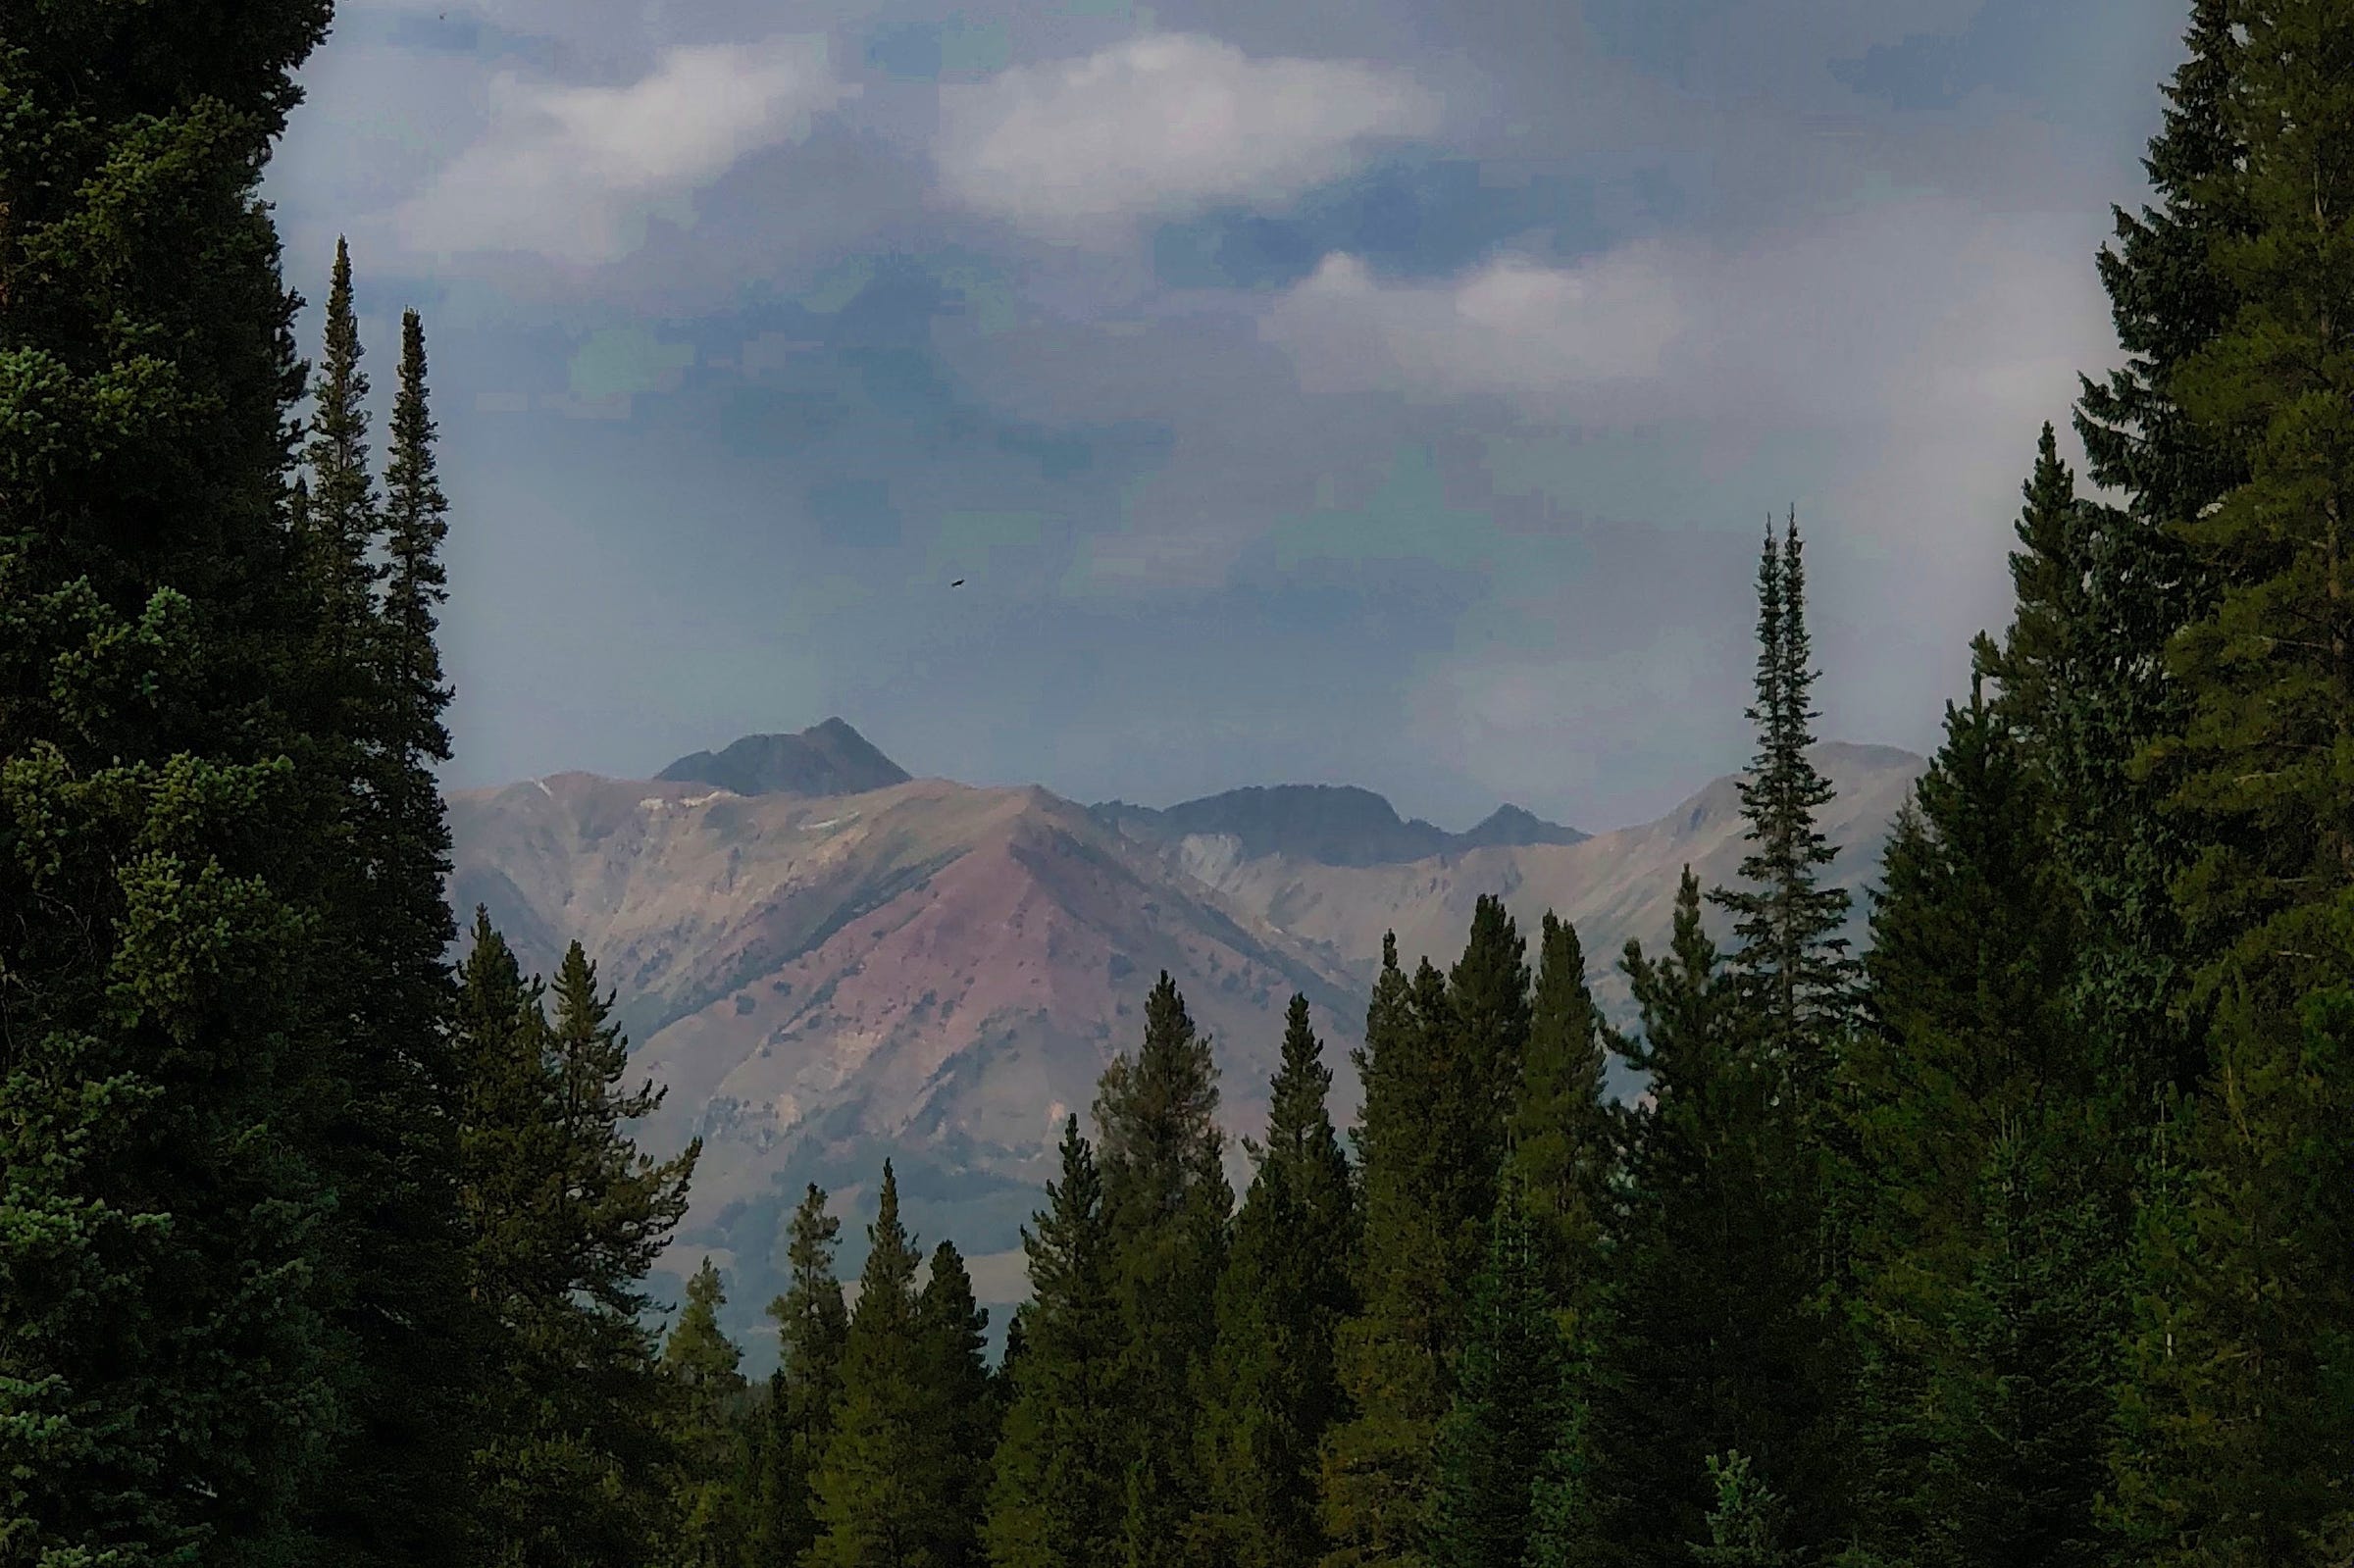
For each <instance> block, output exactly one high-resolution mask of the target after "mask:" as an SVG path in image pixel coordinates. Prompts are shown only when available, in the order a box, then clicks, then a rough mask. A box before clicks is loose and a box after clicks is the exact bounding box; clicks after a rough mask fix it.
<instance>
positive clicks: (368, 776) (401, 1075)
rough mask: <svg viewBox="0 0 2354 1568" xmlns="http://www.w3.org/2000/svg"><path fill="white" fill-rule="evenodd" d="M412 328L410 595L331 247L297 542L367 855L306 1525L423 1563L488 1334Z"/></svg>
mask: <svg viewBox="0 0 2354 1568" xmlns="http://www.w3.org/2000/svg"><path fill="white" fill-rule="evenodd" d="M407 327H408V332H407V336H406V339H405V341H404V344H403V350H402V355H401V364H400V389H399V395H398V399H397V403H396V418H395V450H394V456H393V463H392V480H393V485H392V487H391V489H390V490H389V492H388V495H387V500H388V501H389V502H390V503H391V506H392V508H394V509H396V510H397V512H398V513H399V516H400V518H401V519H402V520H403V531H405V532H406V533H407V535H408V536H409V546H408V549H407V560H408V567H409V569H408V572H407V573H406V575H405V576H404V579H403V582H402V583H401V585H400V586H401V589H402V592H403V594H404V598H403V599H402V602H401V603H400V604H398V605H397V606H396V605H393V604H389V603H386V604H380V603H379V602H378V599H377V595H376V593H375V583H376V582H377V580H378V578H379V576H380V575H381V574H380V573H379V572H378V570H377V569H376V567H375V566H374V565H372V552H373V551H374V549H375V546H376V544H377V543H378V535H379V533H380V531H381V529H382V526H383V525H384V523H385V522H386V521H387V516H386V514H385V513H384V512H382V511H380V509H379V507H378V505H377V501H376V495H375V486H374V483H373V481H371V479H370V476H369V473H368V470H367V466H366V465H367V460H368V447H367V428H368V417H367V412H366V408H365V399H366V395H367V390H368V381H367V378H366V377H365V376H364V375H363V374H362V373H361V371H360V369H359V361H360V356H361V349H360V342H359V331H358V323H357V319H356V316H355V313H354V306H353V299H352V278H351V261H350V256H349V253H348V251H347V250H345V248H344V247H343V246H342V245H341V244H340V243H338V245H337V247H336V251H335V265H334V271H333V277H332V279H331V282H330V287H329V293H328V310H327V343H326V353H325V356H324V357H323V360H322V362H321V368H320V373H319V376H318V378H317V379H316V381H315V383H314V386H313V403H314V409H315V412H314V414H313V417H312V421H311V430H312V438H311V441H310V445H309V447H308V450H307V453H306V456H307V460H308V463H309V470H310V473H309V485H308V488H307V491H306V492H305V500H304V504H303V505H302V507H301V508H300V509H299V516H298V523H299V526H298V528H297V530H296V532H295V540H294V542H295V544H296V547H297V555H296V564H297V566H298V568H299V581H300V582H302V584H303V586H304V589H305V591H306V593H307V595H308V598H309V600H310V607H311V611H312V619H311V622H310V649H309V651H310V657H309V658H308V660H307V661H306V664H305V666H304V668H305V669H306V670H307V672H308V673H309V676H310V678H311V680H312V682H313V683H314V685H313V688H312V690H311V692H310V693H309V700H310V701H311V702H312V703H313V704H314V705H315V708H316V712H317V713H318V715H319V723H320V728H321V731H322V733H327V734H333V735H334V736H335V737H337V738H336V739H335V740H334V741H333V743H329V744H323V745H321V746H320V747H319V749H318V750H317V751H316V752H315V753H314V757H315V762H316V764H317V765H318V766H319V767H320V769H321V771H322V772H324V773H327V774H329V775H331V776H333V777H334V778H335V779H337V781H338V782H339V784H340V788H339V790H338V794H339V797H340V810H339V812H338V822H337V827H336V835H337V837H338V839H339V840H340V841H341V842H342V843H344V844H345V845H347V846H348V848H349V850H350V851H351V852H352V853H353V854H354V856H355V857H356V859H357V861H358V869H357V871H356V872H355V874H354V875H352V876H350V877H349V878H347V879H344V880H342V881H340V882H338V883H337V884H336V885H334V887H333V898H332V902H330V903H329V905H328V907H327V908H326V910H325V911H324V917H325V918H324V920H323V924H322V930H323V931H324V932H325V933H326V934H327V935H328V936H330V938H331V939H332V940H333V943H334V944H335V945H336V947H337V948H338V949H339V950H341V951H342V952H343V953H344V954H345V955H346V960H345V964H344V967H343V970H342V975H341V979H342V983H343V992H344V994H343V997H342V1000H341V1003H340V1006H341V1013H340V1016H339V1017H338V1019H337V1025H338V1027H339V1029H340V1031H341V1033H342V1035H343V1037H344V1042H345V1048H346V1051H347V1053H348V1057H349V1064H350V1065H349V1066H348V1067H347V1068H346V1069H345V1070H344V1071H343V1072H342V1073H341V1074H339V1075H338V1076H339V1079H340V1083H341V1087H342V1090H343V1092H342V1093H341V1095H340V1096H339V1097H338V1099H337V1101H336V1102H335V1108H334V1110H335V1114H334V1119H333V1125H332V1131H331V1133H330V1136H329V1138H328V1146H329V1149H330V1151H331V1152H330V1155H329V1165H328V1169H329V1170H330V1171H331V1173H332V1174H333V1179H334V1182H335V1186H336V1190H337V1204H336V1225H335V1227H334V1234H335V1236H336V1237H337V1239H338V1241H339V1243H340V1244H339V1248H338V1252H339V1256H338V1260H337V1267H336V1269H335V1270H334V1272H333V1275H331V1276H330V1277H331V1279H333V1281H334V1282H335V1283H336V1285H337V1291H336V1294H337V1296H338V1302H337V1310H336V1313H335V1322H336V1325H337V1327H338V1329H339V1331H340V1333H339V1336H338V1338H339V1340H340V1341H341V1344H342V1351H341V1356H340V1361H341V1365H342V1369H343V1372H344V1374H345V1379H346V1391H345V1393H344V1403H345V1406H346V1408H347V1410H348V1412H349V1416H348V1421H349V1425H348V1429H347V1432H346V1434H345V1437H344V1440H343V1442H342V1443H341V1444H340V1445H339V1452H338V1455H337V1462H336V1465H335V1468H334V1472H333V1475H332V1477H331V1478H330V1479H329V1480H328V1481H327V1482H326V1483H325V1484H324V1485H323V1486H322V1487H321V1489H320V1491H319V1492H318V1497H319V1499H320V1508H319V1512H318V1514H317V1517H316V1519H315V1521H314V1529H315V1530H316V1531H317V1533H318V1534H319V1535H321V1536H322V1537H323V1538H325V1540H326V1541H327V1542H330V1543H333V1546H332V1548H331V1549H333V1551H334V1552H335V1553H336V1554H337V1555H339V1556H341V1557H343V1558H344V1559H345V1560H349V1561H355V1562H374V1561H382V1562H397V1563H432V1562H438V1561H440V1560H442V1559H443V1558H444V1557H445V1556H446V1554H447V1553H448V1551H449V1549H450V1543H451V1542H452V1541H459V1540H463V1539H464V1538H465V1535H466V1531H467V1528H468V1522H467V1521H468V1513H469V1506H468V1503H467V1500H466V1497H465V1472H466V1456H467V1454H468V1452H469V1450H470V1449H471V1447H472V1442H471V1438H470V1435H469V1434H468V1432H467V1430H466V1425H467V1423H466V1414H467V1410H468V1406H469V1401H470V1396H471V1395H470V1390H471V1388H472V1385H473V1382H474V1371H475V1368H474V1356H475V1354H476V1353H477V1352H478V1351H479V1350H480V1349H481V1347H482V1337H481V1335H480V1333H479V1332H477V1331H478V1329H479V1326H478V1325H474V1324H471V1323H470V1322H469V1321H468V1313H467V1311H466V1306H467V1305H469V1304H470V1303H469V1300H468V1297H467V1294H466V1291H465V1289H464V1282H465V1269H466V1265H465V1246H464V1239H463V1237H462V1235H461V1232H460V1228H459V1210H458V1190H457V1178H458V1147H457V1143H458V1113H459V1099H460V1096H461V1093H462V1088H461V1086H460V1084H459V1081H458V1062H457V1059H456V1056H455V1054H454V1052H453V1050H452V1046H451V1040H450V1033H449V1017H448V1014H449V1006H450V982H449V971H448V967H447V964H446V962H445V961H444V957H443V955H444V954H445V953H446V952H447V950H448V948H449V944H450V940H451V937H452V936H454V931H453V929H452V923H451V920H450V911H449V906H448V904H447V903H446V902H445V901H444V899H443V887H444V884H445V881H446V879H447V877H448V872H449V831H448V827H447V825H446V824H445V823H444V821H443V818H442V808H441V794H440V787H439V784H438V782H437V781H436V779H435V775H434V769H435V765H436V764H438V763H440V762H444V761H446V760H448V757H449V740H448V735H447V733H446V732H445V731H444V729H443V727H442V723H441V714H442V711H443V709H444V707H445V706H446V704H447V701H448V694H447V692H446V691H445V690H444V689H443V688H442V686H441V683H440V680H439V671H440V659H439V655H438V653H437V652H436V651H435V642H434V634H435V622H434V617H433V613H432V606H431V603H430V602H426V601H425V600H424V599H423V598H422V595H423V594H425V593H426V591H427V589H426V587H425V583H426V582H427V581H428V580H432V581H435V582H437V581H438V579H439V576H440V567H439V562H438V546H439V540H440V536H441V532H442V531H445V530H443V529H441V527H440V525H439V524H438V521H437V517H436V521H435V527H434V528H432V529H426V528H424V527H422V526H421V525H420V523H419V521H418V519H419V517H420V516H421V515H422V514H424V513H426V512H434V513H436V514H437V512H438V510H439V509H440V506H441V503H440V499H439V496H438V494H437V491H436V490H435V483H434V478H433V474H434V455H433V444H432V443H433V422H432V419H431V417H430V415H429V414H428V412H427V408H426V387H425V380H424V377H425V361H424V335H423V331H422V329H421V328H419V326H418V324H417V321H416V318H415V316H414V314H412V315H411V316H410V318H409V320H408V323H407ZM396 613H397V614H398V615H400V616H401V617H403V618H405V620H406V622H407V632H406V633H405V634H396V632H395V624H394V619H393V617H394V615H395V614H396Z"/></svg>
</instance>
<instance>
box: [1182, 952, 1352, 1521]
mask: <svg viewBox="0 0 2354 1568" xmlns="http://www.w3.org/2000/svg"><path fill="white" fill-rule="evenodd" d="M1331 1089H1332V1070H1331V1069H1330V1068H1328V1067H1326V1066H1325V1065H1324V1062H1323V1043H1322V1042H1321V1041H1320V1040H1318V1039H1317V1038H1316V1036H1315V1033H1314V1031H1313V1030H1312V1029H1311V1028H1310V1027H1309V1025H1308V1012H1307V998H1306V997H1305V996H1294V997H1293V998H1292V1001H1291V1008H1290V1011H1289V1013H1288V1014H1287V1016H1286V1020H1285V1027H1284V1035H1283V1059H1282V1065H1281V1066H1280V1067H1279V1068H1278V1069H1277V1071H1276V1074H1275V1078H1274V1083H1273V1094H1272V1097H1271V1104H1270V1109H1269V1113H1268V1118H1267V1141H1266V1145H1265V1147H1263V1148H1254V1149H1253V1150H1252V1154H1253V1157H1254V1160H1255V1161H1256V1164H1257V1167H1258V1168H1257V1171H1256V1173H1255V1174H1254V1177H1253V1179H1252V1182H1251V1189H1250V1190H1249V1192H1247V1193H1246V1194H1245V1195H1244V1198H1243V1207H1242V1212H1241V1213H1240V1214H1239V1215H1237V1216H1236V1218H1235V1225H1234V1245H1233V1249H1232V1252H1231V1254H1230V1256H1229V1258H1228V1261H1227V1266H1226V1274H1225V1277H1224V1279H1223V1280H1221V1281H1220V1282H1219V1290H1218V1339H1217V1344H1216V1348H1215V1350H1214V1352H1213V1354H1212V1356H1211V1358H1210V1363H1209V1370H1208V1378H1207V1383H1206V1385H1205V1387H1204V1390H1203V1408H1204V1421H1203V1473H1204V1475H1205V1477H1206V1478H1207V1483H1208V1492H1209V1501H1208V1505H1207V1507H1206V1509H1205V1513H1204V1517H1203V1520H1202V1522H1201V1526H1200V1530H1201V1536H1202V1541H1203V1547H1204V1549H1205V1551H1206V1554H1207V1555H1209V1556H1211V1557H1212V1558H1214V1559H1215V1560H1218V1561H1221V1562H1228V1563H1232V1564H1234V1565H1236V1568H1283V1565H1286V1564H1293V1563H1310V1562H1313V1561H1315V1560H1316V1558H1317V1557H1318V1556H1319V1555H1321V1553H1322V1550H1323V1531H1322V1529H1321V1527H1320V1525H1319V1523H1318V1520H1317V1515H1316V1475H1317V1462H1318V1461H1317V1449H1318V1446H1319V1445H1320V1444H1321V1442H1322V1441H1323V1437H1324V1434H1325V1432H1326V1430H1327V1429H1329V1428H1330V1427H1331V1425H1332V1423H1333V1421H1334V1419H1335V1418H1336V1417H1337V1416H1339V1415H1340V1414H1341V1412H1342V1410H1343V1401H1342V1397H1341V1390H1340V1386H1339V1382H1338V1380H1337V1379H1336V1378H1335V1376H1334V1363H1333V1346H1334V1339H1335V1335H1336V1334H1337V1332H1338V1330H1339V1327H1340V1324H1341V1323H1342V1321H1343V1320H1344V1319H1346V1318H1347V1317H1348V1316H1349V1314H1350V1313H1351V1311H1352V1310H1354V1307H1355V1300H1356V1294H1355V1288H1354V1284H1353V1282H1352V1280H1351V1279H1350V1265H1351V1262H1352V1260H1353V1258H1354V1256H1355V1252H1356V1194H1355V1192H1354V1191H1353V1190H1352V1187H1351V1181H1350V1173H1349V1161H1348V1156H1347V1155H1346V1154H1345V1153H1344V1152H1343V1151H1342V1148H1341V1139H1340V1135H1339V1133H1338V1132H1337V1131H1336V1130H1335V1129H1334V1127H1333V1125H1332V1117H1331V1113H1330V1112H1329V1110H1328V1109H1327V1107H1326V1103H1325V1101H1326V1097H1327V1095H1328V1094H1329V1093H1330V1092H1331Z"/></svg>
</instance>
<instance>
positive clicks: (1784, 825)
mask: <svg viewBox="0 0 2354 1568" xmlns="http://www.w3.org/2000/svg"><path fill="white" fill-rule="evenodd" d="M1802 550H1803V541H1802V540H1801V539H1800V537H1799V532H1798V513H1797V510H1796V509H1795V508H1793V509H1792V511H1791V514H1790V519H1789V523H1788V526H1787V528H1786V530H1785V531H1784V532H1783V534H1782V537H1781V539H1780V541H1779V542H1778V545H1777V542H1776V541H1775V539H1774V538H1773V535H1772V533H1771V531H1770V530H1768V531H1767V534H1766V544H1765V548H1764V550H1763V552H1762V553H1761V556H1760V560H1759V566H1758V675H1757V699H1756V702H1755V704H1754V705H1753V706H1752V707H1751V708H1750V710H1749V716H1750V720H1751V722H1752V723H1754V724H1755V725H1757V727H1758V751H1757V758H1756V761H1755V762H1754V763H1753V764H1752V766H1751V771H1750V776H1749V777H1748V778H1747V779H1745V780H1743V781H1742V784H1741V814H1742V816H1743V818H1744V819H1745V820H1746V821H1747V822H1748V825H1749V835H1748V837H1749V853H1748V855H1747V856H1746V857H1745V858H1744V859H1743V860H1742V862H1741V878H1742V881H1743V884H1744V886H1742V887H1741V888H1740V889H1738V890H1730V889H1724V888H1718V889H1716V890H1715V891H1714V892H1713V893H1711V894H1710V897H1711V898H1712V899H1713V900H1714V902H1715V903H1717V904H1718V905H1720V906H1721V907H1723V908H1725V909H1728V910H1730V911H1731V912H1732V913H1733V916H1734V920H1735V925H1734V930H1735V932H1736V934H1737V935H1738V936H1739V938H1740V947H1739V948H1738V950H1737V951H1736V952H1735V954H1734V958H1733V973H1734V974H1735V976H1736V977H1737V978H1738V980H1739V983H1740V985H1741V986H1742V990H1743V993H1744V997H1745V1000H1746V1001H1747V1002H1748V1004H1749V1006H1750V1008H1751V1010H1752V1011H1753V1013H1754V1014H1755V1015H1756V1024H1757V1028H1758V1045H1759V1048H1760V1049H1762V1050H1763V1051H1764V1052H1765V1053H1766V1056H1767V1058H1768V1059H1769V1060H1771V1061H1772V1062H1774V1063H1775V1064H1777V1065H1778V1067H1779V1069H1780V1070H1781V1071H1782V1072H1783V1073H1784V1074H1786V1075H1787V1076H1788V1078H1789V1079H1790V1081H1791V1084H1792V1087H1793V1088H1794V1089H1795V1090H1796V1091H1797V1092H1798V1094H1799V1096H1800V1099H1801V1101H1802V1103H1803V1104H1806V1105H1810V1106H1811V1105H1813V1104H1814V1103H1815V1102H1816V1101H1817V1099H1818V1098H1819V1096H1820V1094H1821V1092H1822V1087H1823V1084H1824V1081H1825V1077H1826V1074H1827V1071H1828V1067H1827V1053H1828V1051H1829V1049H1830V1048H1831V1047H1830V1041H1829V1036H1830V1035H1831V1034H1832V1033H1834V1032H1835V1031H1836V1030H1837V1029H1838V1028H1839V1027H1841V1026H1842V1025H1843V1023H1844V1022H1845V1021H1846V1019H1847V1017H1848V1015H1849V1013H1850V1011H1851V1009H1852V1005H1853V998H1854V994H1855V985H1856V976H1855V965H1854V961H1853V960H1852V959H1850V958H1849V957H1848V953H1847V948H1848V941H1847V938H1846V937H1844V936H1841V935H1839V932H1840V928H1841V926H1842V925H1844V924H1845V922H1846V919H1847V913H1848V896H1847V891H1846V889H1845V888H1842V887H1836V886H1828V887H1826V886H1823V885H1821V884H1820V883H1819V882H1818V881H1817V875H1818V873H1819V872H1820V871H1821V869H1822V868H1823V867H1825V866H1827V865H1829V864H1830V863H1831V861H1832V860H1833V859H1834V858H1835V857H1836V854H1837V851H1836V850H1835V849H1834V848H1833V847H1832V845H1831V844H1830V843H1829V842H1828V841H1827V840H1826V839H1825V838H1824V836H1823V834H1822V831H1821V829H1820V828H1819V827H1817V821H1816V819H1817V813H1818V812H1820V811H1821V809H1822V808H1823V807H1824V806H1826V805H1828V804H1829V803H1830V801H1831V799H1832V795H1833V791H1832V789H1831V784H1830V781H1829V780H1827V779H1825V778H1824V777H1823V776H1822V774H1821V773H1820V771H1819V770H1817V768H1816V766H1815V762H1814V759H1813V758H1812V757H1811V756H1809V755H1808V752H1809V748H1811V747H1812V746H1813V745H1814V743H1815V734H1814V722H1815V720H1816V719H1817V717H1819V715H1818V714H1817V712H1816V710H1815V708H1814V706H1813V700H1812V693H1813V688H1814V683H1815V678H1816V674H1817V672H1816V670H1815V668H1814V660H1813V650H1812V646H1811V643H1810V639H1809V637H1808V633H1807V618H1806V599H1807V590H1806V568H1805V562H1804V558H1803V555H1802Z"/></svg>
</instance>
